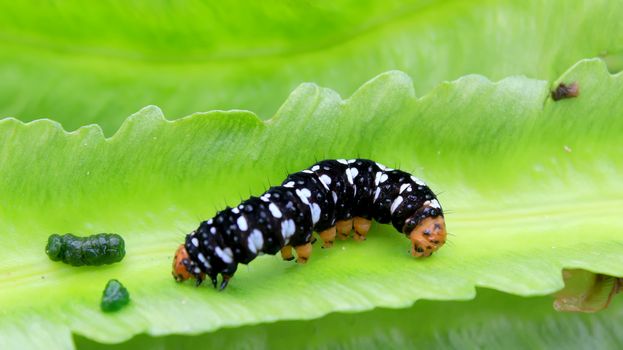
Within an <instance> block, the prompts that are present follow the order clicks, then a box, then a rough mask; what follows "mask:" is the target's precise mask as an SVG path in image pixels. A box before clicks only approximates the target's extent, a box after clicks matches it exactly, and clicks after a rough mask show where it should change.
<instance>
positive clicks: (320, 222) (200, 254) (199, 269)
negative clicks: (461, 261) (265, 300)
mask: <svg viewBox="0 0 623 350" xmlns="http://www.w3.org/2000/svg"><path fill="white" fill-rule="evenodd" d="M372 219H374V220H376V221H378V222H380V223H390V222H391V223H392V225H393V226H394V227H395V228H396V229H397V230H398V231H399V232H402V233H404V234H405V235H406V236H407V237H408V238H409V239H410V240H411V242H412V250H411V254H412V255H413V256H415V257H424V256H430V255H431V254H432V253H433V252H434V251H436V250H437V249H439V248H440V247H441V246H442V245H443V244H444V243H445V240H446V227H445V221H444V218H443V211H442V209H441V205H440V204H439V202H438V201H437V198H436V196H435V194H434V193H433V192H432V191H431V189H430V188H428V186H426V184H425V183H424V182H422V181H421V180H419V179H417V178H416V177H414V176H411V175H410V174H408V173H406V172H404V171H400V170H394V169H390V168H386V167H385V166H383V165H381V164H379V163H376V162H374V161H371V160H367V159H351V160H344V159H338V160H324V161H321V162H319V163H317V164H314V165H313V166H311V167H310V168H308V169H305V170H303V171H301V172H298V173H294V174H291V175H289V176H288V177H287V178H286V179H285V181H284V182H283V183H282V184H281V186H275V187H271V188H270V189H269V190H268V191H266V193H264V194H263V195H262V196H260V197H251V198H249V199H248V200H246V201H244V202H242V203H241V204H240V205H238V206H237V207H235V208H226V209H225V210H223V211H220V212H218V213H217V214H216V216H215V217H214V218H212V219H210V220H207V221H204V222H202V223H201V224H200V225H199V227H198V228H197V229H196V230H195V231H193V232H191V233H190V234H188V235H187V236H186V242H185V243H184V244H182V245H180V247H179V248H178V249H177V251H176V253H175V257H174V259H173V277H174V278H175V280H176V281H178V282H181V281H184V280H186V279H189V278H191V277H192V278H195V279H196V284H197V285H200V284H201V282H203V280H204V278H205V276H206V275H207V276H208V277H210V279H211V280H212V284H213V285H214V287H215V288H216V282H217V280H216V277H217V275H218V274H219V273H220V274H221V276H222V283H221V285H220V289H221V290H222V289H224V288H225V287H226V286H227V284H228V282H229V279H230V278H231V277H232V276H233V275H234V273H235V272H236V268H237V265H238V263H243V264H248V263H249V262H250V261H251V260H253V259H255V257H256V256H258V255H259V254H262V253H266V254H271V255H274V254H276V253H277V252H278V251H281V256H282V257H283V259H284V260H292V259H294V257H293V255H292V247H294V249H295V250H296V253H297V262H299V263H305V262H307V259H309V256H310V254H311V247H312V245H311V244H312V243H313V242H314V241H315V239H314V238H313V236H312V231H316V232H319V235H320V238H321V239H322V240H323V248H328V247H330V246H332V245H333V241H334V239H335V236H336V234H339V236H340V238H344V239H345V238H346V237H348V236H349V235H350V232H351V230H352V229H353V227H354V229H355V235H354V238H355V239H359V240H363V239H365V236H366V234H367V233H368V230H369V229H370V225H371V220H372Z"/></svg>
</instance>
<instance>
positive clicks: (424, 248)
mask: <svg viewBox="0 0 623 350" xmlns="http://www.w3.org/2000/svg"><path fill="white" fill-rule="evenodd" d="M446 235H447V233H446V222H445V220H444V219H443V216H441V215H440V216H434V217H433V216H429V217H427V218H425V219H423V220H422V221H420V222H419V223H418V224H417V226H415V228H413V230H411V232H410V233H409V239H410V240H411V243H412V244H413V246H412V248H411V255H413V256H414V257H416V258H420V257H426V256H430V255H431V254H433V252H434V251H436V250H437V249H439V248H440V247H441V246H442V245H443V244H444V243H446Z"/></svg>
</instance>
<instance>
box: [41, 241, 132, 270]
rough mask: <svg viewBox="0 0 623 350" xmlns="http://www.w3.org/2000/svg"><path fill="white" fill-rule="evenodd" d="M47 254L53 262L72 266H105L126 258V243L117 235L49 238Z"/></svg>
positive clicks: (46, 248)
mask: <svg viewBox="0 0 623 350" xmlns="http://www.w3.org/2000/svg"><path fill="white" fill-rule="evenodd" d="M45 253H46V254H47V255H48V257H50V259H51V260H52V261H62V262H64V263H66V264H69V265H72V266H83V265H103V264H112V263H115V262H119V261H121V260H122V259H123V257H124V256H125V242H124V241H123V238H121V236H119V235H118V234H115V233H99V234H96V235H91V236H88V237H78V236H74V235H72V234H71V233H66V234H64V235H62V236H61V235H58V234H53V235H50V237H48V244H47V245H46V247H45Z"/></svg>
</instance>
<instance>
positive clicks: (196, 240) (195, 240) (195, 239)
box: [190, 237, 199, 247]
mask: <svg viewBox="0 0 623 350" xmlns="http://www.w3.org/2000/svg"><path fill="white" fill-rule="evenodd" d="M190 243H192V244H193V245H194V246H195V247H198V246H199V240H198V239H197V237H193V239H191V240H190Z"/></svg>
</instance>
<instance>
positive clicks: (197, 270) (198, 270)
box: [193, 267, 201, 274]
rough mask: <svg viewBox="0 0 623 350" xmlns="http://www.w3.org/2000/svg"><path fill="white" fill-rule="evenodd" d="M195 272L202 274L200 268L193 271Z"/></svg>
mask: <svg viewBox="0 0 623 350" xmlns="http://www.w3.org/2000/svg"><path fill="white" fill-rule="evenodd" d="M193 272H194V273H195V274H199V273H201V269H200V268H198V267H195V268H194V269H193Z"/></svg>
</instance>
